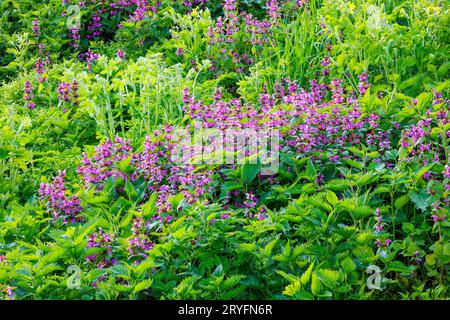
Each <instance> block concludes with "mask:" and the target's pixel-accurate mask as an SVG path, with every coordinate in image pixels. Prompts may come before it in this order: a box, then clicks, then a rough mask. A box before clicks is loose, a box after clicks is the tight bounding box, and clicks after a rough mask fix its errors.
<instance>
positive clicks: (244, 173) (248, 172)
mask: <svg viewBox="0 0 450 320" xmlns="http://www.w3.org/2000/svg"><path fill="white" fill-rule="evenodd" d="M260 169H261V164H260V163H245V164H244V165H243V166H242V167H241V181H242V182H243V183H244V184H250V183H251V182H252V181H253V180H254V179H255V178H256V176H257V175H258V173H259V171H260Z"/></svg>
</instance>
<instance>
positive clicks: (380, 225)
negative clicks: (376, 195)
mask: <svg viewBox="0 0 450 320" xmlns="http://www.w3.org/2000/svg"><path fill="white" fill-rule="evenodd" d="M375 222H376V223H375V230H376V232H381V231H383V228H384V226H383V218H382V216H381V213H380V209H378V208H376V210H375Z"/></svg>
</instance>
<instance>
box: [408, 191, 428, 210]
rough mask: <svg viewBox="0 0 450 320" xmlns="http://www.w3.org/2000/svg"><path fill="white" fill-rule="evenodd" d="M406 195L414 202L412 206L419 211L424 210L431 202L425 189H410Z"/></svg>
mask: <svg viewBox="0 0 450 320" xmlns="http://www.w3.org/2000/svg"><path fill="white" fill-rule="evenodd" d="M408 197H409V199H411V201H412V202H413V203H414V206H415V207H416V208H417V209H420V210H421V211H426V210H427V208H428V207H429V206H430V205H431V202H432V200H431V199H432V198H431V197H430V196H429V195H428V194H426V193H425V191H421V192H416V191H410V192H409V193H408Z"/></svg>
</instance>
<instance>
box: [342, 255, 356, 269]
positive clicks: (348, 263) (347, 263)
mask: <svg viewBox="0 0 450 320" xmlns="http://www.w3.org/2000/svg"><path fill="white" fill-rule="evenodd" d="M341 267H342V269H343V270H344V271H345V273H350V272H352V271H354V270H356V263H355V262H354V261H353V259H352V258H350V257H347V258H345V259H344V260H342V261H341Z"/></svg>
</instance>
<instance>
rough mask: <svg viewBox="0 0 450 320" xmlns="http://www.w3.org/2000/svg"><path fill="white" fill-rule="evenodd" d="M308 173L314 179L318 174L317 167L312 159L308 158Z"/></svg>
mask: <svg viewBox="0 0 450 320" xmlns="http://www.w3.org/2000/svg"><path fill="white" fill-rule="evenodd" d="M306 175H307V176H308V177H309V178H311V179H314V178H315V177H316V175H317V171H316V168H315V167H314V164H313V162H312V161H311V160H308V163H307V164H306Z"/></svg>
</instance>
